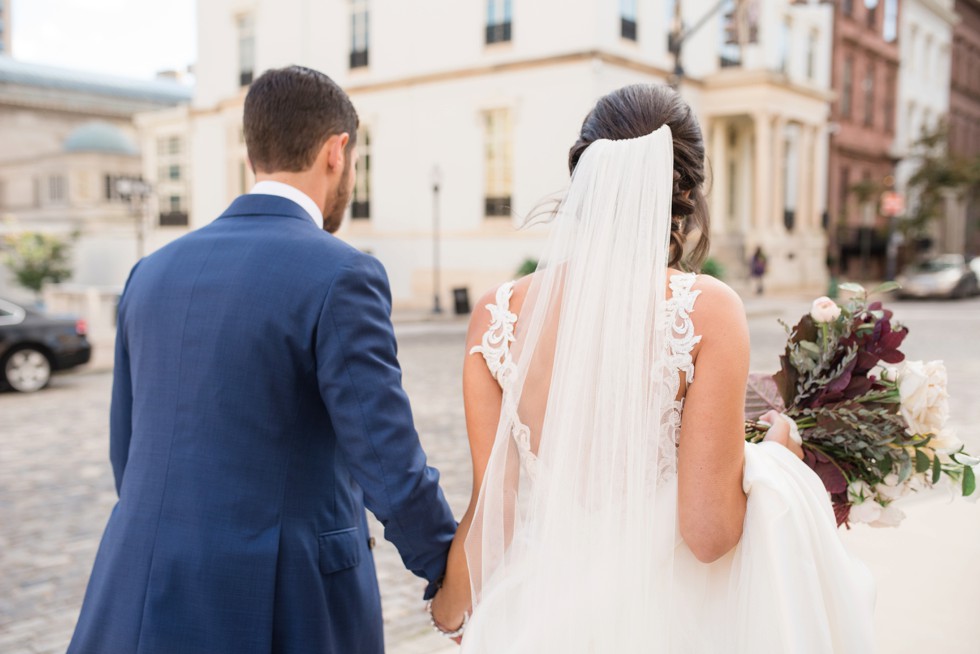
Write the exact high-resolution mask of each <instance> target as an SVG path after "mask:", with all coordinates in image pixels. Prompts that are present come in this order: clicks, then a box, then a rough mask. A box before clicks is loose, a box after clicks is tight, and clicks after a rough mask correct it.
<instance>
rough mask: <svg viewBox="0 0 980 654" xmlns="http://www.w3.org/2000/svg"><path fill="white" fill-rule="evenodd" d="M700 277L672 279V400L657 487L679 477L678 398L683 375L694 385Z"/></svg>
mask: <svg viewBox="0 0 980 654" xmlns="http://www.w3.org/2000/svg"><path fill="white" fill-rule="evenodd" d="M696 280H697V275H696V274H694V273H683V274H678V275H674V276H673V277H671V279H670V291H671V296H670V298H669V299H668V300H667V307H666V311H665V312H664V319H665V320H666V323H667V324H666V325H663V329H664V330H665V331H666V341H667V365H666V366H664V380H663V393H664V394H663V397H665V398H673V400H672V401H671V402H669V403H668V404H667V405H666V408H665V410H664V415H663V419H662V420H661V424H662V425H663V428H664V432H663V434H662V435H661V438H660V443H659V456H658V466H657V479H658V484H663V483H665V482H667V481H669V480H671V479H673V478H674V476H675V475H676V474H677V444H678V441H679V438H680V432H681V414H682V413H683V412H684V398H683V397H681V398H678V397H677V395H678V393H679V392H680V388H681V374H683V375H684V378H685V380H686V381H687V383H688V385H690V384H691V383H692V382H694V360H693V359H692V358H691V351H692V350H693V349H694V346H695V345H697V344H698V343H699V342H700V341H701V336H700V335H696V334H695V333H694V322H693V321H692V320H691V312H692V311H694V302H695V301H696V300H697V298H698V296H699V295H700V294H701V291H694V290H691V287H692V286H693V285H694V282H695V281H696Z"/></svg>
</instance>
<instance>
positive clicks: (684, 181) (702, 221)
mask: <svg viewBox="0 0 980 654" xmlns="http://www.w3.org/2000/svg"><path fill="white" fill-rule="evenodd" d="M665 124H666V125H668V126H669V127H670V131H671V134H673V138H674V195H673V199H672V209H671V214H672V216H673V220H672V224H671V230H670V261H669V264H668V265H670V266H671V267H675V266H678V265H681V260H682V259H684V267H685V268H688V269H690V270H698V269H700V267H701V264H702V262H703V261H704V259H705V257H706V256H707V255H708V247H709V238H708V205H707V202H705V199H704V191H703V189H702V187H703V185H704V139H703V138H702V137H701V126H700V125H698V121H697V119H696V118H695V117H694V113H693V112H692V111H691V108H690V107H689V106H688V105H687V103H686V102H684V100H683V99H682V98H681V96H680V94H678V93H677V92H676V91H674V90H673V89H671V88H670V87H669V86H664V85H662V84H633V85H631V86H624V87H623V88H621V89H619V90H616V91H613V92H612V93H609V94H608V95H605V96H603V97H602V98H600V99H599V101H598V102H597V103H596V105H595V107H593V108H592V111H590V112H589V115H587V116H586V117H585V120H584V121H583V122H582V131H581V132H580V133H579V137H578V140H577V141H576V142H575V145H573V146H572V149H571V150H569V152H568V170H569V172H570V173H571V172H574V171H575V166H576V165H577V164H578V160H579V158H581V156H582V154H583V153H584V152H585V149H586V148H588V147H589V146H590V145H591V144H592V143H593V142H594V141H598V140H600V139H606V140H610V141H619V140H623V139H633V138H639V137H641V136H646V135H647V134H650V133H651V132H653V131H655V130H657V129H659V128H660V127H662V126H663V125H665ZM694 229H697V230H698V231H699V233H700V236H699V238H698V242H697V243H696V244H695V246H694V247H693V248H692V249H691V251H690V253H689V254H688V256H687V257H686V258H685V257H684V244H685V242H686V240H687V236H688V234H690V233H691V232H692V231H694Z"/></svg>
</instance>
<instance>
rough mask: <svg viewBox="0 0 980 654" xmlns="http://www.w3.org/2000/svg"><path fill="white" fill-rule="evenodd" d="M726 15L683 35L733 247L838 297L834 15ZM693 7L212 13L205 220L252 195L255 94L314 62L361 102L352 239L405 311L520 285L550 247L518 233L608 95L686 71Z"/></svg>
mask: <svg viewBox="0 0 980 654" xmlns="http://www.w3.org/2000/svg"><path fill="white" fill-rule="evenodd" d="M717 6H718V5H717V3H716V2H714V1H713V0H686V1H684V2H683V3H682V4H681V5H680V16H679V18H680V19H681V21H682V23H683V25H684V26H686V27H692V26H694V25H697V24H700V25H701V27H700V28H699V29H698V30H697V31H695V32H692V33H691V35H690V37H689V38H688V39H687V40H686V41H685V43H684V49H683V52H682V54H683V60H682V61H683V69H684V76H683V80H682V83H681V90H682V93H683V94H684V95H685V97H686V98H687V99H688V101H689V102H690V103H691V104H692V106H693V107H694V108H695V110H696V112H697V114H698V116H699V118H700V119H701V122H702V127H703V130H704V134H705V139H706V141H707V146H708V152H709V158H710V160H711V170H712V173H713V176H714V179H713V182H712V183H713V187H712V193H711V198H710V202H711V207H712V210H713V214H714V221H713V228H712V229H713V236H714V237H715V243H716V248H715V252H714V255H715V256H716V257H717V258H718V259H719V260H720V261H721V262H722V263H723V264H724V265H725V266H726V268H728V271H729V274H728V278H729V279H731V280H735V281H736V282H737V281H738V279H739V278H740V277H741V276H742V275H744V270H745V265H744V260H745V258H746V256H747V253H749V252H751V250H752V248H754V247H756V246H759V245H761V246H763V248H764V249H765V250H766V252H767V254H768V255H769V259H770V262H771V284H770V285H769V286H770V287H771V288H779V287H783V288H786V287H799V286H801V285H805V286H810V287H822V286H823V285H824V284H825V280H826V272H825V266H824V258H825V253H826V240H825V236H824V231H823V228H822V225H821V217H822V215H823V213H824V211H825V209H826V207H825V198H826V179H825V173H826V170H827V165H826V161H827V134H828V129H827V125H828V122H827V119H828V103H829V101H830V98H831V95H830V92H829V89H830V61H831V49H830V45H831V20H832V11H831V8H830V7H829V6H828V5H826V4H824V3H820V2H817V1H816V0H813V1H812V2H798V1H797V2H790V1H789V0H740V1H738V2H736V1H735V0H732V1H731V2H729V3H726V4H725V6H723V7H721V10H720V11H716V12H714V13H712V9H714V8H716V7H717ZM676 10H677V5H676V3H675V2H666V3H665V2H660V1H659V0H622V1H620V2H612V1H611V0H588V1H586V2H581V3H576V4H575V7H574V10H570V9H569V5H567V3H564V2H560V1H559V0H534V2H529V1H522V0H482V1H481V2H465V3H459V2H452V1H451V0H430V2H429V3H427V4H426V5H425V7H424V8H420V7H419V6H416V5H414V4H412V3H404V2H398V1H396V0H355V1H354V2H349V1H346V0H329V1H325V2H319V3H308V2H303V1H302V0H279V1H277V2H271V0H254V1H252V2H246V3H243V2H240V1H238V0H213V1H209V2H206V3H205V2H201V3H199V4H198V24H199V29H198V33H199V34H200V37H199V38H200V39H201V47H200V48H199V52H200V55H199V56H200V60H199V61H198V63H197V66H196V69H195V71H196V75H197V87H196V88H197V91H196V93H195V97H194V101H193V104H192V108H191V113H190V128H189V133H190V136H189V138H190V143H191V146H190V147H191V151H192V155H191V163H192V165H193V169H194V171H195V177H194V188H193V194H192V196H191V197H192V199H191V205H190V206H191V216H190V222H191V225H192V226H198V225H202V224H205V223H207V222H209V221H210V220H212V219H214V217H216V216H217V215H218V214H219V213H220V212H221V211H222V210H223V209H224V208H225V206H227V204H228V203H229V201H230V200H231V199H232V198H234V197H235V196H236V195H237V194H239V193H241V192H244V191H246V190H247V189H248V188H249V187H250V185H251V183H252V177H251V172H250V171H249V170H248V166H247V164H246V161H245V147H244V143H243V140H242V133H241V114H242V105H243V99H244V96H245V93H246V91H247V87H248V84H249V83H250V82H251V80H252V79H254V77H255V76H256V75H257V74H259V73H261V71H263V70H265V69H268V68H271V67H277V66H283V65H287V64H291V63H298V64H304V65H308V66H311V67H314V68H317V69H320V70H323V71H325V72H326V73H328V74H329V75H330V76H331V77H333V78H334V79H335V80H336V81H337V82H338V83H340V84H341V85H342V86H343V87H344V88H345V89H346V90H347V91H348V92H349V93H350V95H351V97H352V98H353V100H354V103H355V105H356V106H357V107H358V111H359V113H360V117H361V133H360V135H359V139H358V142H359V148H360V150H361V164H360V165H361V168H360V170H359V171H358V179H359V181H358V186H357V189H356V191H355V197H354V202H353V205H352V210H351V217H350V220H348V221H347V222H346V224H345V227H344V228H343V229H342V231H341V233H340V236H341V237H342V238H345V239H347V240H349V241H350V242H351V243H353V244H354V245H356V246H357V247H359V248H362V249H364V250H369V251H371V252H373V253H374V254H375V255H377V256H378V257H379V258H380V259H381V260H382V262H383V263H384V264H385V265H386V267H387V268H388V271H389V275H390V277H391V280H392V289H393V294H394V298H395V302H396V304H399V305H401V306H414V307H424V306H431V304H432V298H433V294H434V291H435V294H437V295H438V296H439V297H440V300H441V304H442V305H443V306H445V305H446V304H447V303H448V300H449V298H450V291H451V289H453V288H456V287H467V288H469V289H471V290H472V291H473V292H477V291H481V290H482V289H485V288H487V287H489V286H491V285H493V284H496V283H499V282H500V281H501V280H503V279H508V278H510V277H513V276H514V274H515V271H516V270H517V268H518V266H519V265H520V264H521V263H522V261H524V260H526V259H529V258H530V259H534V258H536V257H537V256H538V253H539V251H540V246H541V242H542V232H541V231H540V230H538V231H534V230H530V231H529V230H516V229H515V227H516V226H517V225H518V224H519V223H520V222H521V221H522V219H523V218H524V217H525V216H527V215H528V214H531V213H533V212H534V211H535V209H536V208H537V207H539V206H540V203H541V201H542V200H543V199H545V198H547V197H549V196H553V194H555V193H560V192H561V191H562V189H563V188H564V187H565V185H566V184H567V180H568V171H567V167H566V161H567V152H568V148H569V147H570V145H571V144H572V142H573V141H574V139H575V135H576V134H577V131H578V128H579V126H580V124H581V121H582V119H583V117H584V116H585V114H586V112H587V111H588V109H589V108H590V107H591V106H592V104H593V103H594V102H595V100H596V99H597V98H598V97H599V96H600V95H602V94H604V93H606V92H608V91H610V90H613V89H615V88H618V87H620V86H623V85H625V84H629V83H635V82H659V83H663V82H665V81H666V80H667V79H668V77H670V75H671V73H672V71H673V69H674V61H673V58H672V56H671V53H670V51H669V49H668V35H669V33H670V31H671V27H672V25H673V24H674V22H675V19H676V16H675V12H676ZM433 16H438V20H435V19H433ZM556 16H561V17H562V19H561V20H560V21H556V19H555V17H556ZM702 19H704V20H703V21H702ZM436 187H437V188H438V190H437V191H436V190H435V188H436ZM437 253H438V254H437ZM436 285H437V288H435V289H434V286H436Z"/></svg>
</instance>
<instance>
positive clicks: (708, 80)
mask: <svg viewBox="0 0 980 654" xmlns="http://www.w3.org/2000/svg"><path fill="white" fill-rule="evenodd" d="M756 85H758V86H769V87H772V88H775V89H778V90H780V91H788V92H790V93H794V94H796V95H801V96H804V97H807V98H809V99H811V100H816V101H818V102H821V103H825V102H832V101H833V100H834V99H835V98H836V97H837V96H836V94H835V93H834V92H833V91H832V90H831V89H824V88H820V87H819V86H811V85H806V84H798V83H796V82H793V81H792V80H791V79H790V78H789V77H787V76H786V75H785V74H783V73H779V72H776V71H771V70H764V69H755V70H746V69H736V68H732V69H726V70H721V71H718V72H716V73H713V74H711V75H709V76H707V77H705V78H704V80H703V88H704V90H705V91H711V90H714V89H729V88H734V87H746V86H756Z"/></svg>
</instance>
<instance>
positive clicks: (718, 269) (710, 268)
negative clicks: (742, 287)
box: [701, 257, 725, 279]
mask: <svg viewBox="0 0 980 654" xmlns="http://www.w3.org/2000/svg"><path fill="white" fill-rule="evenodd" d="M701 274H703V275H710V276H712V277H714V278H715V279H724V278H725V268H724V266H722V265H721V264H720V263H718V260H717V259H715V258H714V257H708V258H707V259H705V260H704V263H702V264H701Z"/></svg>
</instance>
